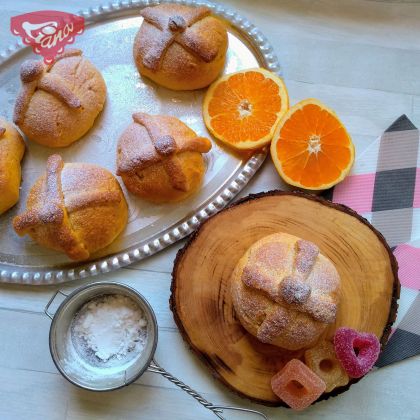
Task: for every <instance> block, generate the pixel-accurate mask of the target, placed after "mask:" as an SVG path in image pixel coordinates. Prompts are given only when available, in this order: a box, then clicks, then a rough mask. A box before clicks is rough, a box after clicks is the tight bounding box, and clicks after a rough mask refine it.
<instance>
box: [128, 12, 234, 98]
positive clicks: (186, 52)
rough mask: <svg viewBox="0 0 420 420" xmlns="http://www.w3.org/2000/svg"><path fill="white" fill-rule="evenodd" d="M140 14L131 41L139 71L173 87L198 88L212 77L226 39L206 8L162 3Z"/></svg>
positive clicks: (217, 70) (222, 58) (219, 64)
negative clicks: (140, 22)
mask: <svg viewBox="0 0 420 420" xmlns="http://www.w3.org/2000/svg"><path fill="white" fill-rule="evenodd" d="M141 14H142V16H143V17H144V21H143V23H142V25H141V27H140V29H139V32H138V33H137V35H136V38H135V41H134V59H135V61H136V65H137V68H138V69H139V72H140V73H142V74H144V75H145V76H147V77H149V78H151V79H152V80H154V81H155V82H157V83H159V84H161V85H162V86H165V87H168V88H170V89H175V90H192V89H199V88H202V87H205V86H208V85H209V84H210V83H211V82H212V81H213V80H215V79H216V77H217V76H218V75H219V73H220V71H221V70H222V68H223V66H224V61H225V56H226V50H227V42H228V40H227V32H226V28H225V26H224V25H223V23H222V22H221V21H219V20H218V19H216V18H214V17H212V16H211V15H210V10H209V9H208V8H206V7H188V6H184V5H177V4H162V5H158V6H155V7H147V8H145V9H143V10H142V12H141Z"/></svg>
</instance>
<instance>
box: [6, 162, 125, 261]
mask: <svg viewBox="0 0 420 420" xmlns="http://www.w3.org/2000/svg"><path fill="white" fill-rule="evenodd" d="M26 207H27V210H26V211H25V212H24V213H23V214H21V215H19V216H16V217H15V218H14V220H13V227H14V228H15V231H16V233H17V234H18V235H20V236H23V235H26V234H28V235H30V236H31V237H32V239H34V240H35V241H36V242H38V243H39V244H40V245H43V246H46V247H47V248H52V249H55V250H57V251H61V252H64V253H66V254H67V255H68V257H69V258H71V259H73V260H86V259H88V258H89V257H90V256H91V254H92V253H94V252H96V251H98V250H100V249H102V248H104V247H106V246H108V245H109V244H110V243H111V242H113V241H114V239H115V238H116V237H117V236H118V235H119V234H120V233H121V231H122V230H123V229H124V227H125V226H126V224H127V215H128V211H127V203H126V201H125V197H124V194H123V192H122V190H121V187H120V185H119V183H118V181H117V180H116V179H115V177H114V176H113V175H112V174H111V172H109V171H107V170H106V169H104V168H101V167H100V166H97V165H92V164H89V163H66V164H64V162H63V160H62V159H61V157H60V156H59V155H52V156H50V157H49V158H48V161H47V169H46V172H45V174H44V175H42V176H41V177H40V178H38V180H37V181H36V182H35V184H34V186H33V187H32V189H31V191H30V192H29V196H28V200H27V203H26Z"/></svg>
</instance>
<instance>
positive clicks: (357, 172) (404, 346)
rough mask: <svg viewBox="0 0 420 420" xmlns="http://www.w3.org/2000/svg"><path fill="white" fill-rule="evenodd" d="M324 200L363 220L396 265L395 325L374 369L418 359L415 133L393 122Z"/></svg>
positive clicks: (419, 228) (404, 122)
mask: <svg viewBox="0 0 420 420" xmlns="http://www.w3.org/2000/svg"><path fill="white" fill-rule="evenodd" d="M326 197H327V198H329V199H331V200H332V201H334V202H336V203H341V204H345V205H347V206H349V207H351V208H353V209H354V210H356V211H357V212H358V213H360V214H361V215H362V216H364V217H365V218H366V219H368V220H369V221H370V222H371V223H372V224H373V225H374V226H375V227H376V228H377V229H378V230H379V231H380V232H381V233H382V234H383V235H384V236H385V238H386V240H387V241H388V243H389V244H390V246H391V247H393V248H394V254H395V256H396V258H397V260H398V264H399V278H400V281H401V285H402V288H401V298H400V302H399V311H398V319H397V323H396V328H395V329H394V331H393V334H392V336H391V338H390V339H389V342H388V344H387V346H386V348H385V350H384V351H383V352H382V354H381V357H380V358H379V360H378V362H377V366H378V367H382V366H386V365H388V364H390V363H393V362H396V361H399V360H402V359H405V358H407V357H411V356H414V355H418V354H420V293H419V290H420V147H419V130H418V129H417V128H416V127H415V126H414V125H413V123H412V122H411V121H410V120H409V119H408V118H407V116H405V115H403V116H401V117H400V118H398V119H397V120H396V121H395V122H394V123H393V124H392V125H391V126H390V127H389V128H388V129H387V130H386V131H385V132H384V134H383V135H382V136H381V137H380V138H379V139H378V140H377V141H376V142H374V143H373V144H372V145H371V146H370V147H369V148H368V150H367V151H366V152H365V153H364V154H363V155H362V156H360V157H359V158H358V159H357V160H356V162H355V165H354V167H353V169H352V172H351V174H350V176H348V177H347V178H346V179H345V180H344V181H343V182H342V183H341V184H339V185H338V186H336V187H335V188H334V189H332V190H330V191H328V192H327V193H326ZM417 238H419V240H418V241H417V242H416V241H414V242H412V241H413V240H415V239H417ZM394 327H395V325H394Z"/></svg>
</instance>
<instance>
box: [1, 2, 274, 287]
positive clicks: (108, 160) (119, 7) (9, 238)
mask: <svg viewBox="0 0 420 420" xmlns="http://www.w3.org/2000/svg"><path fill="white" fill-rule="evenodd" d="M158 3H160V2H159V1H145V0H140V1H128V2H123V1H120V2H117V3H112V4H109V5H107V6H99V7H98V8H95V9H89V10H87V11H82V12H80V13H79V14H80V15H81V16H83V17H84V18H85V23H86V30H85V32H84V34H82V35H80V36H77V37H76V40H75V47H78V48H81V49H82V50H83V51H84V55H85V56H86V57H88V58H89V59H90V60H91V61H92V62H93V63H94V64H95V65H96V66H97V67H98V68H99V69H100V71H101V72H102V75H103V76H104V78H105V81H106V84H107V88H108V94H107V102H106V104H105V108H104V110H103V112H102V114H101V115H100V116H99V117H98V119H97V121H96V122H95V125H94V127H93V128H92V129H91V130H90V131H89V132H88V133H87V134H86V136H85V138H83V139H81V140H79V141H78V142H76V143H74V144H73V145H71V146H70V147H68V148H64V149H56V150H54V149H49V148H46V147H43V146H40V145H37V144H36V143H34V142H30V141H27V150H26V155H25V158H24V160H23V166H22V169H23V176H22V187H21V198H20V201H19V203H18V204H17V205H16V206H15V207H14V208H13V209H11V210H9V211H8V212H6V213H5V214H3V215H2V216H0V282H6V283H23V284H52V283H60V282H64V281H70V280H76V279H79V278H84V277H87V276H93V275H97V274H100V273H107V272H109V271H112V270H116V269H118V268H120V267H123V266H126V265H128V264H131V263H134V262H136V261H140V260H142V259H144V258H147V257H149V256H151V255H153V254H155V253H157V252H158V251H160V250H162V249H164V248H166V247H167V246H169V245H171V244H173V243H175V242H177V241H178V240H180V239H182V238H184V237H185V236H187V235H189V234H190V233H192V232H193V231H194V230H195V229H196V228H197V227H198V226H199V224H200V223H201V222H203V221H204V220H206V219H207V218H208V217H209V216H211V215H212V214H214V213H216V212H217V211H219V210H220V209H222V208H223V207H225V206H226V205H227V204H228V203H229V201H231V200H232V199H233V197H235V195H236V194H238V192H239V191H241V189H242V188H244V186H245V185H246V184H247V183H248V181H249V180H250V179H251V178H252V177H253V175H254V174H255V173H256V171H257V170H258V168H259V167H260V166H261V164H262V163H263V161H264V159H265V157H266V154H267V153H266V151H263V152H257V153H255V154H254V155H252V156H250V155H248V156H247V157H242V158H240V157H238V156H234V155H232V154H230V153H228V152H226V150H223V149H222V148H221V147H220V146H219V145H218V144H217V143H216V142H213V149H212V150H211V152H210V153H209V154H208V156H207V157H206V159H207V172H206V175H205V180H204V184H203V187H202V188H201V190H200V192H199V193H198V194H196V195H195V196H193V197H191V198H190V199H188V200H186V201H183V202H182V203H179V204H176V205H168V204H166V205H152V204H149V203H147V202H145V201H142V200H140V199H137V198H136V197H134V196H133V195H131V194H129V193H127V191H125V193H126V197H127V200H128V204H129V208H130V213H129V222H128V225H127V228H126V229H125V231H124V233H123V234H121V235H120V237H119V238H117V240H116V241H115V242H114V243H113V244H111V245H110V246H109V247H107V248H106V249H104V250H103V251H102V252H100V253H98V254H96V255H95V256H94V257H93V258H92V259H91V260H90V261H88V262H83V263H82V264H81V263H74V262H70V261H69V260H68V259H67V257H66V256H65V255H63V254H60V253H57V252H55V251H52V250H48V249H46V248H43V247H40V246H38V245H37V244H36V243H35V242H33V241H32V240H30V238H29V237H24V238H19V237H18V236H17V235H16V234H15V232H14V231H13V228H12V223H11V222H12V219H13V217H14V216H15V215H16V214H18V213H20V212H22V210H23V209H24V207H25V202H26V198H27V195H28V191H29V189H30V187H31V186H32V184H33V182H34V180H35V179H36V178H37V177H38V176H39V175H40V174H41V173H43V171H44V170H45V162H46V159H47V157H48V156H49V155H51V154H52V153H57V152H58V153H59V154H61V156H62V157H63V159H64V161H65V162H77V161H83V162H91V163H95V164H99V165H101V166H103V167H106V168H108V169H109V170H111V171H112V172H115V155H116V143H117V140H118V137H119V135H120V133H121V132H122V131H123V129H124V128H125V127H126V126H127V125H128V124H129V123H130V122H131V114H132V113H133V112H135V111H144V112H149V113H152V114H153V113H156V114H157V113H161V114H170V115H174V116H176V117H178V118H180V119H181V120H182V121H184V122H185V123H187V124H188V125H189V126H190V127H192V128H193V129H194V130H195V131H196V132H197V133H198V134H199V135H201V136H208V137H211V136H210V134H209V133H208V131H207V129H206V127H205V125H204V122H203V120H202V116H201V103H202V98H203V94H204V92H205V91H204V90H201V91H192V92H174V91H170V90H167V89H164V88H162V87H159V86H157V85H156V84H154V83H152V82H150V81H148V80H147V79H143V78H141V77H140V76H139V74H138V72H137V70H136V68H135V66H134V63H133V58H132V45H133V40H134V36H135V34H136V32H137V30H138V28H139V26H140V24H141V22H142V18H141V17H140V16H139V13H138V12H139V10H140V9H141V8H143V7H145V6H150V5H156V4H158ZM178 3H181V4H189V5H206V6H208V7H210V8H211V9H212V11H213V13H214V14H215V15H217V16H219V17H221V18H222V19H224V20H226V21H227V22H228V23H229V29H228V32H229V50H228V54H227V63H226V67H225V70H224V71H225V73H232V72H234V71H237V70H240V69H243V68H251V67H258V66H261V67H266V68H268V69H270V70H271V71H274V72H277V73H279V72H280V66H279V63H278V60H277V57H276V55H275V54H274V52H273V49H272V47H271V45H270V44H269V42H268V41H267V39H266V38H265V37H264V35H263V34H262V33H261V32H260V31H259V30H258V29H257V28H256V27H255V26H254V25H253V24H252V23H250V22H249V21H248V20H247V19H245V18H243V17H242V16H240V15H238V14H237V13H236V12H234V11H232V10H230V9H228V8H226V7H224V6H222V5H217V4H213V3H209V2H206V1H194V0H184V1H178ZM29 57H34V55H33V54H32V51H31V49H30V48H28V47H25V46H24V45H23V44H22V42H21V41H19V42H18V43H17V44H16V45H14V46H11V47H9V48H8V49H7V50H6V51H4V52H3V53H1V54H0V98H1V103H0V114H1V115H3V116H4V117H6V118H7V119H8V120H12V114H13V106H14V102H15V98H16V95H17V92H18V89H19V87H20V81H19V67H20V64H21V63H22V61H23V60H25V59H27V58H29ZM38 58H39V57H38Z"/></svg>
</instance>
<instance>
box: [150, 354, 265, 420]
mask: <svg viewBox="0 0 420 420" xmlns="http://www.w3.org/2000/svg"><path fill="white" fill-rule="evenodd" d="M147 370H148V371H149V372H153V373H158V374H159V375H162V376H163V377H164V378H166V379H168V381H171V382H172V383H173V384H174V385H176V386H177V387H179V388H181V389H182V390H183V391H185V392H186V393H187V394H189V395H191V397H193V398H194V399H195V400H197V401H198V402H199V403H200V404H201V405H202V406H204V407H205V408H207V409H208V410H210V411H212V412H213V413H214V414H215V415H216V416H217V417H218V418H219V419H221V420H226V419H225V417H223V416H222V413H223V411H224V410H234V411H242V412H245V413H251V414H256V415H257V416H260V417H262V418H263V419H265V420H268V417H267V416H266V415H265V414H263V413H261V412H259V411H256V410H251V409H249V408H241V407H227V406H223V405H214V404H212V403H211V402H209V401H207V400H206V399H205V398H204V397H202V396H201V395H200V394H199V393H198V392H197V391H195V390H194V389H192V388H191V387H189V386H188V385H187V384H185V383H184V382H182V381H180V380H179V379H178V378H176V377H175V376H173V375H172V374H170V373H169V372H168V371H166V370H165V369H164V368H162V367H161V366H160V365H158V364H157V363H156V361H155V360H154V359H153V360H152V362H151V363H150V365H149V367H148V368H147Z"/></svg>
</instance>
